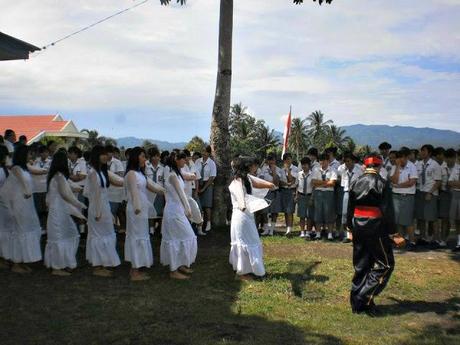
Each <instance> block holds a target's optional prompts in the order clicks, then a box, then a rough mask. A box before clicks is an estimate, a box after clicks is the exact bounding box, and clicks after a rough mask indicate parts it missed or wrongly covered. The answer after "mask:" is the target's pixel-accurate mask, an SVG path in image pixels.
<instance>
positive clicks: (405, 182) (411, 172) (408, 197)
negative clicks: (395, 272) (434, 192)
mask: <svg viewBox="0 0 460 345" xmlns="http://www.w3.org/2000/svg"><path fill="white" fill-rule="evenodd" d="M409 156H410V150H409V149H407V148H406V149H401V150H400V151H399V152H398V153H397V155H396V162H395V165H393V167H392V169H391V172H390V181H391V184H392V197H393V205H394V209H393V210H394V216H395V219H394V223H395V224H396V226H397V227H398V232H399V233H400V234H405V235H406V238H407V240H408V242H407V246H406V249H407V250H413V249H415V247H416V242H415V234H414V227H413V214H414V206H415V192H416V184H417V179H418V172H417V167H416V166H415V164H414V163H412V162H411V161H409Z"/></svg>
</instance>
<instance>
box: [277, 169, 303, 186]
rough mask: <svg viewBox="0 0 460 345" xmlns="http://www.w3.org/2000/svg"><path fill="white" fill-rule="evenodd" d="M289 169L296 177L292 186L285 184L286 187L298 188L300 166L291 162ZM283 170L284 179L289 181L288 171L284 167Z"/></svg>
mask: <svg viewBox="0 0 460 345" xmlns="http://www.w3.org/2000/svg"><path fill="white" fill-rule="evenodd" d="M289 170H290V171H291V175H292V177H294V183H293V184H291V185H290V186H287V185H285V186H284V188H289V189H295V188H297V175H298V174H299V168H297V167H296V166H295V165H294V164H291V166H290V167H289ZM281 171H282V172H283V173H282V175H284V178H283V179H282V181H283V182H286V183H287V181H288V179H287V177H288V172H287V171H286V169H284V168H282V169H281Z"/></svg>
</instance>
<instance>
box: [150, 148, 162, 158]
mask: <svg viewBox="0 0 460 345" xmlns="http://www.w3.org/2000/svg"><path fill="white" fill-rule="evenodd" d="M147 154H148V155H149V158H152V157H155V156H160V150H159V149H158V146H156V145H153V146H152V147H151V148H149V149H148V151H147Z"/></svg>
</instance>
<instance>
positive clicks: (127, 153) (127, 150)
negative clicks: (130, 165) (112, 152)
mask: <svg viewBox="0 0 460 345" xmlns="http://www.w3.org/2000/svg"><path fill="white" fill-rule="evenodd" d="M132 150H133V149H132V148H127V149H126V150H125V158H126V159H128V158H129V154H130V153H131V151H132Z"/></svg>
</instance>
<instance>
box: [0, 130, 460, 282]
mask: <svg viewBox="0 0 460 345" xmlns="http://www.w3.org/2000/svg"><path fill="white" fill-rule="evenodd" d="M26 142H27V138H25V137H21V138H20V140H16V135H15V133H14V131H12V130H7V131H6V132H5V135H4V138H0V267H3V268H11V270H12V271H14V272H18V273H28V272H30V270H31V268H30V267H29V266H28V265H27V264H28V263H32V262H37V261H40V260H42V259H43V260H44V264H45V265H46V267H48V268H50V269H51V272H52V274H54V275H59V276H66V275H69V274H71V270H72V269H74V268H75V267H76V266H77V262H76V253H77V250H78V248H79V245H80V236H81V235H82V234H85V235H84V236H87V239H86V248H85V255H86V260H87V261H88V262H89V263H90V264H91V265H92V266H93V274H94V275H97V276H103V277H109V276H112V275H113V268H114V267H116V266H118V265H120V262H121V261H120V256H119V254H118V252H117V247H116V244H117V237H116V232H118V233H121V234H123V233H125V242H124V259H125V260H126V261H127V262H129V263H130V264H131V271H130V278H131V279H132V280H146V279H148V278H149V276H148V275H147V274H146V273H145V270H144V268H148V267H151V266H152V264H153V255H152V246H151V240H150V235H151V234H153V233H154V232H155V231H156V230H159V229H160V228H161V247H160V261H161V263H162V264H164V265H167V266H169V268H170V277H171V278H175V279H188V278H189V277H190V275H191V273H192V272H193V270H192V269H191V265H192V264H193V263H194V261H195V258H196V255H197V239H196V238H197V237H196V236H197V235H198V236H205V235H206V233H207V232H209V231H210V230H211V216H212V208H213V184H214V179H215V177H216V176H217V168H216V164H215V162H214V161H213V159H212V151H211V147H206V149H205V150H204V151H203V152H193V153H190V152H189V151H187V150H183V151H180V150H173V151H172V152H168V151H164V152H160V151H159V149H158V148H157V147H155V146H154V147H151V148H149V149H148V150H147V151H145V150H144V149H143V148H140V147H135V148H131V149H127V150H125V151H124V152H123V154H122V153H121V152H120V150H119V149H118V148H117V147H114V146H110V145H109V146H105V147H103V146H100V145H96V146H95V147H93V148H92V149H91V150H90V151H87V152H82V151H81V150H80V149H79V148H78V147H77V146H71V147H70V148H68V149H64V148H58V147H57V145H56V143H55V142H53V141H49V142H48V144H47V145H46V146H45V145H40V144H32V145H30V146H28V145H26ZM379 150H380V155H381V157H382V159H383V162H384V165H383V168H382V169H381V170H380V174H381V176H382V177H383V178H384V179H385V180H386V183H387V188H386V192H387V193H386V200H387V201H386V208H387V210H386V212H385V214H386V215H388V217H391V219H390V220H391V221H392V222H394V223H396V224H397V226H398V228H399V231H400V233H401V234H404V236H405V237H406V239H407V247H406V249H407V250H413V249H415V248H416V247H417V246H421V245H423V246H426V245H429V246H430V248H432V249H435V248H444V247H446V246H447V243H446V242H447V238H448V236H449V234H450V230H451V228H455V229H456V234H457V243H456V247H455V248H454V250H460V164H459V162H458V159H459V156H460V154H459V152H457V151H455V150H454V149H447V150H445V149H443V148H436V149H435V148H433V147H432V146H431V145H423V146H422V147H421V149H420V151H417V150H410V149H408V148H404V147H403V148H401V149H400V150H398V151H392V150H391V145H390V144H388V143H382V144H381V145H380V146H379ZM232 168H233V180H232V182H231V184H230V186H229V190H230V196H231V201H232V206H231V207H229V211H231V212H229V215H230V213H231V214H232V216H231V249H230V258H229V260H230V263H231V264H232V265H233V268H234V270H235V271H236V273H237V275H238V276H239V277H242V278H245V277H246V278H247V277H249V275H252V274H254V275H256V276H263V275H264V274H265V270H264V266H263V253H262V244H261V242H260V239H259V232H260V234H261V235H262V236H271V235H273V234H274V230H275V224H276V222H277V219H278V216H279V214H284V221H285V224H286V231H285V234H286V235H293V232H294V231H295V230H297V229H294V214H297V216H298V217H299V218H300V229H299V231H300V237H302V238H305V239H307V240H319V239H322V238H324V239H327V240H329V241H334V240H342V241H344V242H350V241H351V234H350V233H349V231H348V229H347V227H346V223H347V208H348V192H349V188H350V185H351V184H352V183H353V181H355V180H356V179H357V178H358V177H359V176H361V175H362V174H363V171H364V168H363V165H362V163H361V162H360V159H359V158H358V157H356V156H355V155H354V154H353V153H351V152H345V153H343V154H342V155H337V149H336V148H334V147H331V148H328V149H326V150H325V152H324V153H321V154H319V152H318V150H317V149H315V148H310V149H309V150H308V153H307V155H306V157H304V158H302V159H301V160H300V162H294V161H293V157H292V155H291V154H290V153H286V154H284V155H283V157H282V162H281V164H278V161H277V157H276V156H275V155H273V154H268V155H267V157H266V159H265V160H264V161H263V162H262V164H259V163H258V162H257V161H256V160H254V159H250V158H245V159H242V158H241V157H235V158H234V159H233V161H232ZM248 195H250V196H251V197H252V199H250V200H248V199H247V196H248ZM254 205H257V206H254ZM228 221H230V219H229V220H228ZM42 235H46V246H45V250H44V255H42V250H41V246H40V241H41V237H42Z"/></svg>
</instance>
